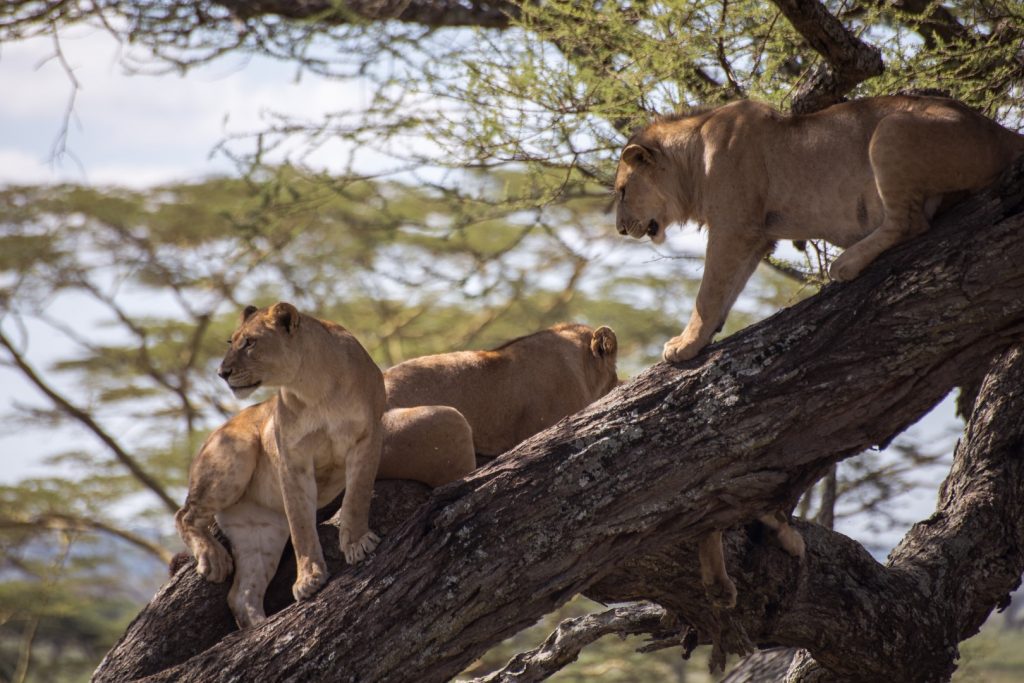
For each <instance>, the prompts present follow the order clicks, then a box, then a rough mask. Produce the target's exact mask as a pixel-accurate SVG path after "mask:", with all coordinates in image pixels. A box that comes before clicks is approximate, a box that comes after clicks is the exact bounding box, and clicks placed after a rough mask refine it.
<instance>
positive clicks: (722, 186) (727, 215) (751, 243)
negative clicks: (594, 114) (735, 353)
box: [615, 96, 1024, 362]
mask: <svg viewBox="0 0 1024 683" xmlns="http://www.w3.org/2000/svg"><path fill="white" fill-rule="evenodd" d="M1021 154H1024V137H1022V136H1020V135H1017V134H1016V133H1013V132H1011V131H1009V130H1007V129H1005V128H1002V127H1001V126H999V125H998V124H996V123H995V122H993V121H991V120H989V119H987V118H985V117H984V116H982V115H981V114H978V113H976V112H974V111H972V110H971V109H969V108H967V107H966V106H964V105H963V104H960V103H958V102H955V101H953V100H950V99H945V98H940V97H915V96H892V97H875V98H867V99H863V100H858V101H855V102H846V103H843V104H837V105H835V106H832V107H829V108H828V109H825V110H823V111H819V112H816V113H814V114H809V115H806V116H786V115H784V114H780V113H779V112H777V111H775V110H774V109H772V108H771V107H769V106H767V105H765V104H760V103H757V102H751V101H747V100H743V101H739V102H733V103H732V104H727V105H725V106H723V107H718V108H716V109H711V110H708V111H703V112H700V113H695V114H692V115H684V116H671V117H666V118H663V119H659V120H657V121H655V122H654V123H652V124H651V125H649V126H647V127H646V128H644V129H643V130H641V131H640V132H639V133H637V134H636V135H634V136H633V137H632V138H631V139H630V140H629V143H628V144H627V145H626V147H625V149H623V151H622V158H621V160H620V161H619V167H618V171H617V174H616V178H615V193H616V197H617V200H618V205H617V206H618V208H617V212H616V227H617V229H618V231H619V233H621V234H623V235H626V234H628V235H631V236H632V237H637V238H640V237H643V236H644V235H647V236H649V237H650V238H651V239H652V240H653V241H654V242H655V243H656V244H660V243H661V242H662V241H664V239H665V228H666V227H668V226H669V225H670V224H672V223H681V222H685V221H689V220H692V221H696V222H697V223H700V224H703V225H706V226H707V229H708V247H707V256H706V258H705V261H704V277H703V279H702V280H701V283H700V288H699V290H698V292H697V301H696V305H695V307H694V310H693V314H692V316H691V317H690V322H689V323H688V324H687V326H686V329H685V330H683V332H682V334H681V335H679V336H678V337H674V338H672V339H670V340H669V341H668V342H667V343H666V344H665V348H664V351H663V357H664V359H665V360H666V361H669V362H679V361H685V360H689V359H691V358H693V357H694V356H696V355H697V353H699V352H700V350H701V349H703V348H704V347H705V346H707V344H708V343H709V342H710V341H711V339H712V337H714V335H715V334H716V333H717V332H718V331H719V330H720V329H721V328H722V325H723V323H724V322H725V318H726V315H727V314H728V313H729V309H730V308H731V307H732V305H733V303H734V302H735V301H736V298H737V297H738V296H739V294H740V291H742V289H743V286H744V285H745V284H746V282H747V280H748V279H749V278H750V276H751V274H753V272H754V269H755V268H756V267H757V264H758V262H759V261H760V260H761V258H762V257H763V256H764V255H765V254H766V253H767V252H768V251H769V250H770V249H771V246H772V244H773V243H774V242H775V241H776V240H780V239H788V240H807V239H824V240H827V241H829V242H831V243H832V244H835V245H836V246H839V247H842V248H844V249H845V250H846V251H844V252H843V253H842V255H840V256H839V258H837V259H836V260H835V262H834V263H833V264H832V267H831V268H830V270H829V273H830V275H831V276H832V278H833V279H835V280H850V279H852V278H855V277H857V275H858V274H859V273H860V272H861V271H862V270H863V269H864V268H865V266H867V265H868V264H869V263H871V262H872V261H873V260H874V259H875V258H876V257H877V256H878V255H879V254H881V253H882V252H883V251H885V250H886V249H889V248H890V247H892V246H894V245H895V244H898V243H899V242H902V241H904V240H907V239H909V238H911V237H913V236H914V235H918V234H920V233H922V232H924V231H925V230H927V229H928V222H929V220H931V218H932V217H933V216H934V215H935V213H936V211H938V210H939V209H940V208H941V207H943V206H944V205H945V204H947V203H951V202H952V201H954V200H955V199H958V198H959V196H960V195H962V194H963V193H965V192H968V193H969V192H975V191H977V190H979V189H981V188H983V187H985V186H986V185H988V184H990V183H991V182H993V181H994V180H995V179H996V177H997V176H998V175H999V173H1000V172H1001V171H1003V170H1004V169H1005V168H1006V167H1007V166H1008V165H1009V164H1010V163H1011V162H1012V161H1013V160H1014V159H1015V158H1016V157H1018V156H1020V155H1021Z"/></svg>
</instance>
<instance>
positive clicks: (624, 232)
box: [615, 225, 626, 235]
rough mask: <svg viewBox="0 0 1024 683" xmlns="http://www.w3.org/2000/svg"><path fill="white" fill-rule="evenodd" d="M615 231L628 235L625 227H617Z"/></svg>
mask: <svg viewBox="0 0 1024 683" xmlns="http://www.w3.org/2000/svg"><path fill="white" fill-rule="evenodd" d="M615 229H616V230H618V231H619V234H620V235H625V234H626V226H624V225H616V226H615Z"/></svg>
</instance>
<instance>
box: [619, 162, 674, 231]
mask: <svg viewBox="0 0 1024 683" xmlns="http://www.w3.org/2000/svg"><path fill="white" fill-rule="evenodd" d="M658 154H659V152H658V150H656V149H654V148H651V147H645V146H643V145H639V144H636V143H630V144H628V145H626V148H625V149H624V150H622V158H621V159H620V160H619V168H618V170H617V171H616V173H615V199H616V207H615V227H616V229H617V230H618V231H619V234H620V235H629V236H630V237H636V238H637V239H640V238H641V237H643V236H644V235H647V236H648V237H650V238H651V241H652V242H654V243H655V244H661V243H662V242H664V241H665V227H666V226H667V225H668V217H667V216H666V215H665V206H666V201H665V193H664V192H662V191H661V189H660V187H659V183H660V182H663V179H664V177H665V174H663V173H659V172H657V170H656V163H655V159H656V156H657V155H658Z"/></svg>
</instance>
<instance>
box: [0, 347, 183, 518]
mask: <svg viewBox="0 0 1024 683" xmlns="http://www.w3.org/2000/svg"><path fill="white" fill-rule="evenodd" d="M0 346H3V347H4V348H5V349H7V353H8V354H10V356H11V360H13V361H14V364H15V365H16V366H17V367H18V369H19V370H20V371H21V374H22V375H23V376H24V377H25V378H26V379H27V380H28V381H29V382H31V383H32V384H34V385H35V386H36V388H37V389H39V391H41V392H43V394H45V395H46V397H47V398H49V399H50V400H51V401H52V402H53V403H54V405H55V406H57V408H59V409H60V410H61V411H63V412H64V413H65V414H67V416H68V417H70V418H72V419H74V420H76V421H77V422H79V423H80V424H82V425H83V426H84V427H85V428H86V429H88V430H89V431H90V432H92V433H93V434H94V435H95V436H96V437H97V438H98V439H99V440H100V441H102V442H103V443H104V444H105V445H106V446H107V448H109V449H110V451H111V452H112V453H113V454H114V457H115V458H117V461H118V462H120V463H121V464H122V465H124V466H125V467H126V468H127V469H128V471H129V472H130V473H131V475H132V476H133V477H135V479H137V480H138V481H139V483H140V484H142V485H143V486H144V487H146V488H147V489H149V490H150V491H152V492H153V493H154V494H155V495H156V497H157V498H159V499H160V500H161V502H163V504H164V507H165V508H166V509H167V510H169V511H170V512H171V513H172V514H173V513H175V512H177V511H178V504H177V503H176V502H175V501H174V500H173V499H172V498H171V497H170V496H169V495H167V492H166V491H165V490H164V488H163V486H161V485H160V483H159V482H158V481H156V480H155V479H153V478H152V477H151V476H150V475H149V474H148V473H147V472H146V471H145V470H144V469H143V468H142V466H141V465H139V463H138V462H136V460H135V458H133V457H132V456H130V455H128V453H127V452H126V451H125V450H124V449H123V448H122V447H121V445H120V444H119V443H118V442H117V440H116V439H115V438H114V437H113V436H111V435H110V434H109V433H108V432H107V431H106V430H105V429H103V428H102V427H101V426H100V425H99V424H97V423H96V421H95V420H94V419H93V418H92V416H90V415H89V414H88V413H87V412H85V411H84V410H82V409H81V408H79V407H77V406H75V405H74V404H72V403H71V401H69V400H68V399H67V398H65V397H64V396H63V395H61V394H60V393H59V392H57V391H56V390H55V389H54V388H53V387H51V386H50V385H49V384H47V383H46V382H45V381H44V380H43V378H42V377H40V376H39V373H38V372H36V370H35V368H33V367H32V366H31V365H29V363H28V361H26V360H25V358H24V357H23V356H22V355H21V353H20V352H19V351H18V350H17V349H16V348H14V345H13V344H12V343H11V341H10V340H9V339H8V338H7V335H5V334H4V333H3V332H2V331H0Z"/></svg>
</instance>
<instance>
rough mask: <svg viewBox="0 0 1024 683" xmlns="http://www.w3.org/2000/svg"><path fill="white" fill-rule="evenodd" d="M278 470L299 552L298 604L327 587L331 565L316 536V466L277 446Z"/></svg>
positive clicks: (287, 513) (296, 592) (297, 553)
mask: <svg viewBox="0 0 1024 683" xmlns="http://www.w3.org/2000/svg"><path fill="white" fill-rule="evenodd" d="M277 449H278V454H277V459H276V460H277V463H276V464H277V469H278V475H279V479H280V482H281V498H282V499H283V501H284V511H285V516H286V517H287V518H288V530H289V532H290V533H291V537H292V545H293V546H294V548H295V564H296V567H297V570H298V571H297V576H296V578H295V583H294V584H293V585H292V594H293V595H294V596H295V599H296V600H306V599H307V598H309V597H311V596H312V595H313V594H315V593H316V592H317V591H318V590H320V589H321V588H322V587H323V585H324V584H325V583H327V578H328V574H327V563H326V562H325V561H324V553H323V549H322V548H321V547H320V539H319V537H318V536H317V534H316V479H315V477H314V475H313V463H312V462H311V461H309V460H308V459H306V458H302V457H301V456H300V455H298V454H297V453H296V451H297V450H298V449H291V452H289V451H287V450H282V448H281V443H280V440H278V443H277Z"/></svg>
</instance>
